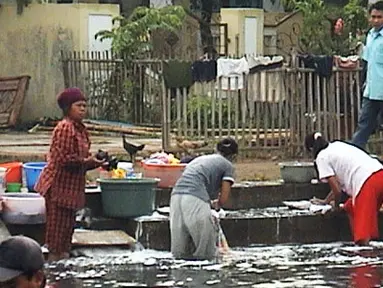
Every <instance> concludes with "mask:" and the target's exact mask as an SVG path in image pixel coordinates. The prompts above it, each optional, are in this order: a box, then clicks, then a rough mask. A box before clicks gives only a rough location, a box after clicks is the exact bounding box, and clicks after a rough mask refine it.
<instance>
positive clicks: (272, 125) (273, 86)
mask: <svg viewBox="0 0 383 288" xmlns="http://www.w3.org/2000/svg"><path fill="white" fill-rule="evenodd" d="M266 75H267V77H269V82H270V80H271V79H270V77H272V79H273V80H274V81H273V82H274V83H273V85H269V87H270V86H271V87H272V90H271V91H270V92H271V145H272V146H274V145H275V144H276V141H275V117H276V116H275V107H276V105H277V102H276V98H275V96H276V95H275V93H276V90H275V74H274V72H270V73H266Z"/></svg>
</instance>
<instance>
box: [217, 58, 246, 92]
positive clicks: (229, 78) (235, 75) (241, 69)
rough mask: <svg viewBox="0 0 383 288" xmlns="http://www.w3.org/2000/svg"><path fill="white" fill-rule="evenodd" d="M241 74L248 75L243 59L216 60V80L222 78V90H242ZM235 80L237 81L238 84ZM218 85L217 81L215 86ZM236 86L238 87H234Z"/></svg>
mask: <svg viewBox="0 0 383 288" xmlns="http://www.w3.org/2000/svg"><path fill="white" fill-rule="evenodd" d="M243 74H249V64H248V63H247V60H246V58H245V57H242V58H241V59H226V58H219V59H218V60H217V79H218V78H220V77H222V78H221V83H222V84H221V85H222V87H221V89H222V90H229V86H230V90H232V91H233V90H241V89H243V88H244V78H243V77H244V76H243ZM236 79H238V83H237V80H236ZM218 83H219V81H217V85H218ZM229 83H230V84H229ZM237 84H238V86H236V85H237ZM217 87H218V86H217Z"/></svg>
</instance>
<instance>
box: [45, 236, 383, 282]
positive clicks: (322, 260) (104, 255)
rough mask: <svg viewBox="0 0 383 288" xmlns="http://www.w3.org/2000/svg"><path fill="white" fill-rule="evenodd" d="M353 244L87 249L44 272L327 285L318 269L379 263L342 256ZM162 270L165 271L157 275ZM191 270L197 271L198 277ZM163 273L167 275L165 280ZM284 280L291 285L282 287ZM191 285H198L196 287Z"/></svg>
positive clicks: (89, 276)
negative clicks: (215, 257)
mask: <svg viewBox="0 0 383 288" xmlns="http://www.w3.org/2000/svg"><path fill="white" fill-rule="evenodd" d="M373 244H374V245H375V246H376V247H383V243H382V242H373ZM354 247H355V246H353V245H350V244H347V243H346V244H345V243H340V242H339V243H328V244H311V245H275V246H255V247H250V248H236V249H233V250H232V251H231V253H230V254H228V255H225V257H223V258H222V260H221V261H220V262H219V263H215V262H211V261H184V260H175V259H173V258H172V255H171V253H169V252H161V251H154V250H143V251H137V252H132V251H129V250H123V249H106V250H105V249H102V250H101V249H90V250H88V251H87V252H86V253H84V255H85V254H86V255H87V257H78V258H73V259H69V260H66V261H60V262H58V263H55V264H54V265H51V266H50V267H48V270H50V271H51V276H52V277H54V278H53V279H57V281H60V280H61V281H62V280H63V279H71V278H74V279H82V281H83V280H84V279H87V280H89V279H92V280H94V281H100V283H103V284H105V283H104V282H106V280H105V279H104V278H105V277H107V276H108V275H109V274H110V273H112V272H113V271H115V270H118V269H122V271H139V274H142V273H147V272H145V271H151V270H153V269H154V270H155V271H157V272H155V273H154V274H153V277H152V278H156V279H157V282H158V283H160V284H163V283H167V284H169V283H170V282H168V281H176V282H174V283H173V284H174V285H176V284H177V283H178V284H180V281H181V282H183V283H187V282H193V283H195V281H198V278H199V277H200V278H201V277H207V278H206V279H205V280H201V281H202V282H201V285H206V287H208V286H216V287H218V286H219V285H223V282H222V283H215V282H214V279H213V280H212V278H211V277H212V276H214V275H220V274H221V273H224V274H225V275H226V276H225V277H227V279H226V280H225V281H231V282H235V283H236V284H238V283H239V282H250V283H252V287H276V288H283V287H313V286H310V285H309V284H308V283H311V284H313V283H316V285H315V287H328V283H327V282H326V280H325V279H324V277H323V275H322V274H321V272H320V271H321V269H335V268H336V269H338V270H339V269H340V270H342V269H343V270H347V269H349V268H350V267H355V266H358V265H362V266H363V265H366V264H368V263H370V264H373V265H382V264H383V263H382V261H381V260H380V258H379V257H374V256H371V255H368V256H366V257H364V256H363V255H357V254H352V253H351V254H347V253H346V254H344V252H345V251H346V252H350V251H351V252H355V250H356V252H358V251H359V250H360V249H359V250H357V249H354ZM60 267H61V269H63V270H65V272H62V271H60V272H55V270H60ZM137 269H138V270H137ZM142 269H144V270H142ZM148 269H149V270H148ZM161 271H164V272H165V273H164V272H162V273H161ZM177 271H180V273H181V275H183V276H185V277H183V278H182V279H176V280H174V279H171V278H172V274H174V273H177ZM193 271H195V272H193ZM202 271H204V272H202ZM193 273H197V275H196V274H193ZM217 273H218V274H217ZM160 274H162V277H160V278H157V277H156V275H160ZM166 275H169V276H168V278H167V276H166ZM209 275H210V276H209ZM276 275H278V277H277V276H276ZM52 277H51V278H52ZM275 277H277V278H278V279H276V278H275ZM144 278H145V277H144ZM147 278H150V277H147ZM187 279H188V280H187ZM190 279H192V280H190ZM120 280H123V279H120ZM125 280H126V279H125ZM261 280H262V281H261ZM103 281H104V282H103ZM116 281H117V284H116V283H115V284H113V285H114V287H118V286H119V284H118V283H120V282H119V281H118V280H116ZM207 281H213V282H209V283H213V284H209V283H207ZM94 283H96V282H94ZM97 283H99V282H97ZM129 283H139V284H142V285H143V284H145V283H144V280H142V283H141V282H134V281H132V282H129V281H122V282H121V283H120V284H121V286H120V287H129V286H128V285H130V284H129ZM326 283H327V284H326ZM287 284H289V285H290V286H286V285H287ZM115 285H117V286H115ZM125 285H126V286H125ZM326 285H327V286H326ZM239 286H240V285H239ZM68 287H69V286H68ZM73 287H74V286H73ZM93 287H94V286H93ZM143 287H144V286H143ZM195 287H202V286H198V285H197V286H195ZM219 287H225V286H219ZM248 287H249V286H248Z"/></svg>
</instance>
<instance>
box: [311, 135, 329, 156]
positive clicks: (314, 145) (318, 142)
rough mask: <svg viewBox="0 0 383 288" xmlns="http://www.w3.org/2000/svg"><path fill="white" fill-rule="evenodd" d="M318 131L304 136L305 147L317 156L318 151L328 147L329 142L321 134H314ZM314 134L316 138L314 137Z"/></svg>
mask: <svg viewBox="0 0 383 288" xmlns="http://www.w3.org/2000/svg"><path fill="white" fill-rule="evenodd" d="M317 133H318V132H314V133H311V134H309V135H307V136H306V137H305V147H306V149H307V150H308V151H311V152H312V153H313V154H314V158H317V156H318V154H319V152H320V151H322V150H323V149H326V148H327V147H328V144H329V142H328V141H327V140H326V139H325V138H323V136H322V135H320V134H319V135H315V134H317ZM315 136H316V139H315Z"/></svg>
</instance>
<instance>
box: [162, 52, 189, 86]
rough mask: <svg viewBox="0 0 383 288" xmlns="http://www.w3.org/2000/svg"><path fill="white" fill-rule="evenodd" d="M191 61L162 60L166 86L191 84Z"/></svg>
mask: <svg viewBox="0 0 383 288" xmlns="http://www.w3.org/2000/svg"><path fill="white" fill-rule="evenodd" d="M191 67H192V63H191V62H189V61H183V60H176V59H172V60H167V61H164V71H163V75H164V80H165V85H166V87H167V88H184V87H186V88H188V87H190V86H191V85H192V84H193V79H192V70H191Z"/></svg>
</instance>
